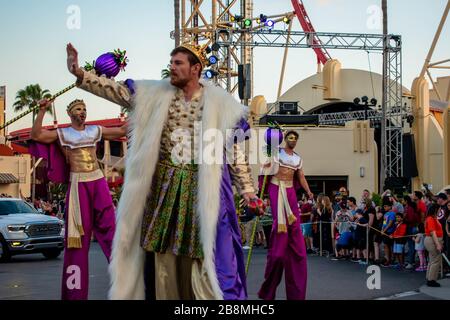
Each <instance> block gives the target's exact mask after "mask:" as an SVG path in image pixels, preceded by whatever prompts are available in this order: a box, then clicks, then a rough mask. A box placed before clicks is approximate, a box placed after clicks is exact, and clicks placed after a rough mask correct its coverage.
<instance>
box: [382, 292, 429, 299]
mask: <svg viewBox="0 0 450 320" xmlns="http://www.w3.org/2000/svg"><path fill="white" fill-rule="evenodd" d="M417 294H420V291H406V292H401V293H396V294H394V295H392V296H388V297H381V298H376V299H375V300H393V299H399V298H403V297H409V296H415V295H417Z"/></svg>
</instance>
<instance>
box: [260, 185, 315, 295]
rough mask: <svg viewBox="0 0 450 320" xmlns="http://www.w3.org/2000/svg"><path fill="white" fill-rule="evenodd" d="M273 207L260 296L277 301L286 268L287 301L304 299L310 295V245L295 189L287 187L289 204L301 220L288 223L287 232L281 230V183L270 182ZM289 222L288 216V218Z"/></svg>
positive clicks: (269, 190)
mask: <svg viewBox="0 0 450 320" xmlns="http://www.w3.org/2000/svg"><path fill="white" fill-rule="evenodd" d="M268 192H269V197H270V206H271V208H272V217H273V225H272V232H271V234H270V244H269V251H268V253H267V265H266V271H265V273H264V279H265V280H264V282H263V284H262V286H261V289H260V290H259V292H258V296H259V297H260V298H261V299H264V300H274V299H275V293H276V290H277V287H278V285H279V284H280V282H281V277H282V275H283V269H286V274H285V283H286V298H287V300H304V299H305V296H306V279H307V270H306V269H307V264H306V248H305V241H304V239H303V234H302V230H301V228H300V217H299V210H298V204H297V196H296V193H295V189H294V188H286V192H287V197H288V201H289V205H290V207H291V210H292V212H293V214H294V216H295V217H296V218H297V220H296V221H295V222H294V223H293V224H292V225H289V224H288V225H287V229H288V232H287V233H278V232H277V227H278V221H277V220H278V219H277V217H278V216H277V213H278V210H277V208H278V186H277V185H275V184H272V183H270V184H269V186H268ZM286 221H287V219H286Z"/></svg>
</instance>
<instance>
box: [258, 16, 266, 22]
mask: <svg viewBox="0 0 450 320" xmlns="http://www.w3.org/2000/svg"><path fill="white" fill-rule="evenodd" d="M259 20H260V21H261V22H262V23H265V22H266V21H267V16H266V15H264V14H260V15H259Z"/></svg>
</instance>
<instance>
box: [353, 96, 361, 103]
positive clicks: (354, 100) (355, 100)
mask: <svg viewBox="0 0 450 320" xmlns="http://www.w3.org/2000/svg"><path fill="white" fill-rule="evenodd" d="M360 102H361V100H360V99H359V98H358V97H356V98H355V99H353V103H354V104H359V103H360Z"/></svg>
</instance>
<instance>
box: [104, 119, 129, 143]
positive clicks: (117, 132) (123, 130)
mask: <svg viewBox="0 0 450 320" xmlns="http://www.w3.org/2000/svg"><path fill="white" fill-rule="evenodd" d="M126 135H127V123H126V122H125V124H124V125H123V126H121V127H118V128H107V127H102V138H103V139H105V140H114V139H117V138H120V137H123V136H126Z"/></svg>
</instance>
